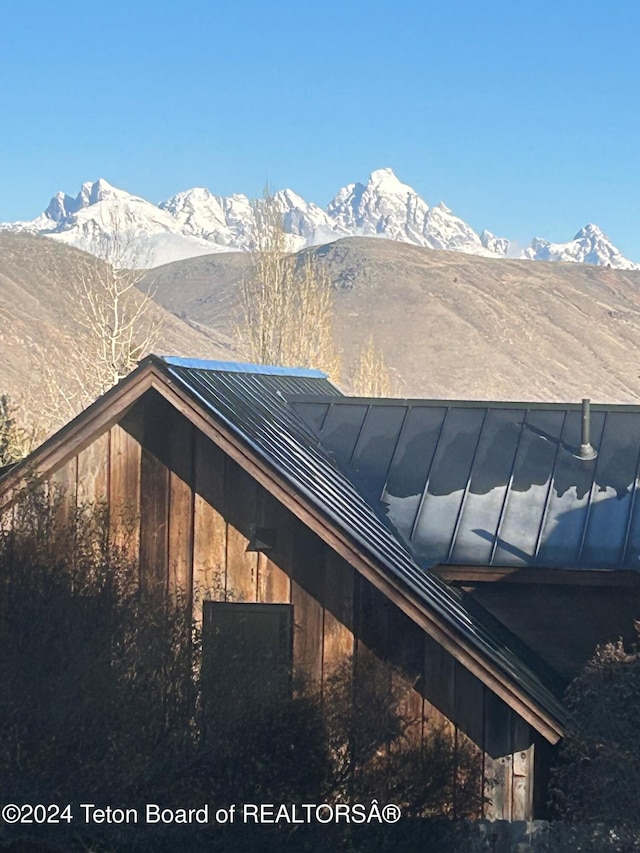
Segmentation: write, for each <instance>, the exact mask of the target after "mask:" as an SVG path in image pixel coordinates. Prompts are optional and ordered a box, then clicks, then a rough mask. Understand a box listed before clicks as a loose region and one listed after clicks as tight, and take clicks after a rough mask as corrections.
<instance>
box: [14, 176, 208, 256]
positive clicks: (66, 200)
mask: <svg viewBox="0 0 640 853" xmlns="http://www.w3.org/2000/svg"><path fill="white" fill-rule="evenodd" d="M7 227H8V228H9V229H10V230H12V231H28V232H30V233H37V234H41V235H44V236H47V237H52V238H54V239H56V240H59V241H60V242H61V243H66V244H67V245H70V246H75V248H77V249H82V250H84V251H85V252H90V253H91V254H93V255H98V257H101V258H104V259H105V260H108V261H112V262H114V263H116V264H117V265H120V266H129V267H138V268H146V267H156V266H160V265H162V264H166V263H169V262H171V261H176V260H182V259H184V258H191V257H195V256H196V255H206V254H210V253H211V252H215V251H224V246H217V245H215V244H213V243H211V242H209V241H207V240H203V239H200V238H198V237H194V236H191V235H190V234H188V233H187V234H185V233H184V232H183V231H182V229H181V227H180V225H179V224H178V223H177V222H176V220H175V219H174V217H173V216H171V214H169V213H167V212H165V211H164V210H161V209H160V208H159V207H158V206H157V205H155V204H151V202H148V201H145V200H144V199H143V198H139V197H138V196H134V195H131V194H130V193H128V192H125V191H124V190H119V189H117V188H116V187H112V186H111V184H109V183H108V182H107V181H105V180H104V179H101V180H99V181H96V182H95V183H90V182H88V183H85V184H83V185H82V189H81V190H80V192H79V193H78V195H77V196H76V197H75V198H73V197H72V196H68V195H65V194H64V193H57V194H56V195H55V196H54V197H53V198H52V199H51V201H50V203H49V206H48V207H47V209H46V210H45V211H44V213H42V214H41V215H40V216H39V217H38V218H37V219H34V220H32V221H31V222H18V223H9V224H8V226H7V225H4V224H2V225H0V229H6V228H7Z"/></svg>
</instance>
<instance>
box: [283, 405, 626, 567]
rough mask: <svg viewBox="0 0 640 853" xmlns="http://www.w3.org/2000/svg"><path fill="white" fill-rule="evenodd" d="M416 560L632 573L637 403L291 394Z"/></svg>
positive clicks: (423, 563)
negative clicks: (586, 407) (586, 444)
mask: <svg viewBox="0 0 640 853" xmlns="http://www.w3.org/2000/svg"><path fill="white" fill-rule="evenodd" d="M292 405H293V406H294V408H295V409H296V411H297V412H298V413H299V414H300V416H301V417H303V418H304V419H305V421H306V422H307V423H308V424H309V425H310V426H312V427H313V429H314V431H315V432H316V434H317V436H318V438H319V440H320V441H321V442H322V444H323V446H324V447H325V448H326V449H327V450H328V451H329V452H330V453H331V454H332V455H333V458H334V459H335V460H336V462H337V463H338V464H339V465H340V467H341V468H342V470H343V471H345V473H346V474H347V476H349V477H350V479H352V480H353V481H354V482H355V483H357V484H358V487H359V489H360V490H361V491H362V492H363V494H364V495H366V497H367V499H368V500H369V501H370V503H371V504H372V506H375V507H377V508H378V512H379V513H380V514H381V516H382V517H383V518H385V519H386V520H387V523H388V524H389V525H390V526H391V527H392V529H394V530H395V531H396V532H397V533H398V534H399V536H400V537H401V538H402V540H403V541H404V542H405V543H406V545H407V546H408V547H409V548H410V550H411V552H412V554H413V555H414V557H415V559H416V560H417V562H418V563H419V564H420V565H421V566H422V567H425V568H426V567H430V566H434V565H475V566H510V567H518V566H531V567H539V568H555V567H559V568H563V569H569V570H571V569H593V570H602V569H609V570H614V569H635V570H640V501H638V500H637V495H638V491H639V489H640V481H639V465H640V407H638V406H604V405H593V406H592V407H591V440H592V443H593V445H594V446H595V448H596V449H597V456H596V457H595V458H594V459H591V460H583V459H580V458H577V456H576V453H577V451H578V448H579V447H580V443H581V425H582V407H581V406H580V405H557V404H545V403H539V404H533V403H499V402H492V403H486V402H467V401H463V402H461V401H450V400H449V401H427V400H415V401H405V400H371V399H368V400H365V399H353V398H342V399H338V400H328V399H315V400H313V399H307V400H302V399H300V398H298V399H297V400H296V401H293V403H292Z"/></svg>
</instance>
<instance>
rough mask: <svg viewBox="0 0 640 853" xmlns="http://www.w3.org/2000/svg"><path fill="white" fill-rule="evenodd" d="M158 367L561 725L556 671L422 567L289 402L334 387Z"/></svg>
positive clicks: (171, 363) (336, 395) (286, 377)
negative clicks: (552, 671)
mask: <svg viewBox="0 0 640 853" xmlns="http://www.w3.org/2000/svg"><path fill="white" fill-rule="evenodd" d="M156 363H158V364H159V365H160V366H161V369H162V370H163V371H164V372H166V373H167V374H168V375H169V376H170V377H171V378H172V379H174V380H175V381H176V382H177V383H178V384H179V385H180V386H181V387H182V388H184V390H185V391H186V392H187V393H188V394H190V395H191V396H192V397H193V398H194V399H196V400H197V401H198V402H199V403H200V405H202V406H203V408H204V409H205V410H207V411H209V412H211V413H212V414H213V415H214V416H215V417H216V418H219V419H220V420H221V421H222V422H223V423H225V424H226V425H227V426H228V427H229V428H230V429H231V430H232V431H233V432H234V433H235V434H236V435H237V436H238V437H239V438H240V439H241V440H242V441H243V442H244V443H245V444H246V445H248V446H249V447H250V448H251V449H252V450H253V451H254V452H255V453H256V454H257V455H258V456H259V457H260V458H262V459H263V460H264V461H265V462H267V463H268V465H269V466H270V467H271V468H273V469H274V470H275V471H277V472H278V473H279V474H280V475H281V476H283V477H284V478H285V479H286V480H287V481H288V482H289V483H290V484H291V485H292V486H293V487H294V488H296V489H297V490H298V491H299V492H300V493H301V494H303V495H304V496H306V498H307V499H308V500H309V501H310V502H311V503H312V504H314V505H315V506H316V507H318V508H319V509H320V510H321V511H322V512H323V514H324V515H325V516H326V517H327V518H329V519H331V521H332V522H333V523H334V525H335V526H336V527H338V528H339V529H342V530H343V531H344V532H345V533H346V534H347V535H348V536H349V538H350V539H352V540H353V541H354V542H356V543H357V544H358V545H359V546H360V547H361V548H362V549H363V550H365V551H366V552H368V553H369V554H371V555H372V557H373V558H374V559H375V560H376V561H377V562H378V564H379V565H380V566H382V567H383V568H384V570H385V571H386V572H388V573H389V575H391V576H392V577H394V578H396V579H397V580H399V581H400V582H401V583H402V584H403V585H404V586H405V587H406V588H407V589H409V590H411V592H413V593H414V594H415V595H416V596H418V598H419V599H421V600H422V601H424V602H425V603H426V604H427V606H428V607H429V608H430V609H432V610H433V611H434V612H436V613H437V614H438V615H439V616H440V618H441V619H442V620H443V621H445V622H446V623H448V624H449V625H450V626H451V627H453V628H454V629H455V630H456V631H457V632H459V633H460V634H461V635H462V636H464V637H465V638H466V639H467V640H468V641H469V642H470V643H471V644H472V645H473V646H475V647H476V648H477V649H478V650H480V651H481V652H482V654H483V655H485V656H486V658H487V659H489V660H490V661H492V663H493V664H494V665H495V666H496V667H497V668H498V669H500V670H501V671H502V672H503V673H505V674H507V675H508V676H509V677H510V678H512V679H514V680H515V681H516V682H517V683H518V684H519V685H520V686H521V688H522V689H523V690H524V691H525V692H526V693H527V694H529V696H530V697H531V698H533V699H534V700H535V701H537V702H538V703H539V704H540V706H541V707H543V708H545V709H546V710H547V711H548V712H550V713H551V714H552V715H553V716H554V717H555V718H556V719H562V717H563V709H562V706H561V705H560V703H559V702H558V700H557V699H556V698H555V696H554V691H556V690H557V688H558V685H557V683H556V682H555V681H554V678H553V674H552V673H551V671H550V670H548V668H546V667H545V666H544V665H543V664H542V662H540V661H538V660H537V659H536V658H535V656H533V655H531V656H530V657H529V654H530V653H528V651H527V650H526V648H525V647H523V646H521V644H520V643H519V642H518V641H517V639H516V638H515V637H513V635H511V634H510V633H509V632H507V631H506V629H504V628H503V626H501V625H500V623H498V622H497V621H496V620H493V619H492V617H490V616H489V614H486V612H484V611H482V613H480V611H479V610H478V608H477V605H475V604H474V603H473V602H472V601H471V599H470V598H469V597H468V596H466V595H465V594H464V593H463V592H461V591H460V590H456V589H452V588H451V587H449V586H448V585H447V584H445V583H444V582H442V581H440V580H439V579H438V578H435V577H434V576H432V575H431V574H428V573H427V572H425V571H424V570H423V569H421V568H420V567H419V566H418V565H417V564H416V562H415V560H414V558H413V557H412V555H411V554H410V552H409V551H408V550H407V548H406V547H405V546H404V544H402V542H401V541H399V540H398V538H397V537H396V536H394V534H393V533H392V532H391V530H390V529H389V527H388V526H387V525H386V524H385V523H384V522H383V521H382V520H381V519H380V518H379V517H378V515H377V514H376V512H374V510H373V509H372V508H371V506H370V505H369V504H368V503H367V501H366V500H365V499H364V498H363V496H362V494H361V493H360V491H359V490H358V489H357V488H356V487H355V486H354V484H353V483H352V482H351V481H350V480H349V479H348V478H347V477H346V476H345V475H344V473H343V472H342V471H341V470H340V468H339V467H338V465H337V464H336V463H335V462H334V461H333V460H332V459H331V458H330V457H329V456H328V455H327V453H326V451H325V450H324V449H323V447H322V445H321V444H320V442H319V441H318V438H317V436H316V435H315V434H314V432H313V430H312V428H311V427H310V426H309V425H308V424H307V423H305V421H304V420H303V419H302V418H301V417H300V416H299V415H298V414H297V413H296V411H295V409H294V407H293V405H291V403H290V402H289V401H288V397H290V396H291V395H295V396H298V395H309V394H314V395H317V394H318V393H320V394H322V395H323V397H324V401H325V404H326V403H327V402H337V401H339V400H340V399H341V395H340V392H339V391H337V389H335V388H334V386H333V385H331V383H330V382H328V381H327V380H326V379H322V378H320V377H315V376H314V377H309V376H307V375H300V374H296V372H295V371H289V372H287V373H277V374H274V373H270V372H267V371H264V370H261V369H260V368H255V369H254V372H242V371H233V372H227V371H225V370H224V365H223V364H221V365H217V364H216V365H215V366H211V367H209V366H205V365H203V363H189V362H186V361H185V360H182V359H181V360H177V359H171V358H165V359H157V360H156ZM205 364H206V363H205ZM316 399H317V398H316ZM516 650H517V651H516ZM528 658H529V659H528Z"/></svg>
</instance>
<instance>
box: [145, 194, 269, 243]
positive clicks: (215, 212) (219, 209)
mask: <svg viewBox="0 0 640 853" xmlns="http://www.w3.org/2000/svg"><path fill="white" fill-rule="evenodd" d="M158 207H159V208H160V210H165V211H166V212H167V213H169V214H170V215H171V216H172V217H173V218H174V219H175V221H176V222H177V223H178V226H179V227H180V230H181V231H182V233H183V234H186V235H189V236H191V237H198V238H200V239H203V240H207V241H209V242H212V243H215V244H217V245H219V246H225V247H230V248H233V249H242V250H245V251H246V250H249V249H250V248H251V239H252V238H251V229H252V224H253V212H252V209H251V202H250V201H249V199H248V198H247V196H246V195H232V196H231V197H230V198H224V197H223V196H217V195H213V193H211V192H209V190H207V189H204V188H203V187H196V188H195V189H192V190H187V191H186V192H182V193H178V195H174V196H172V198H170V199H167V201H163V202H161V203H160V204H159V205H158Z"/></svg>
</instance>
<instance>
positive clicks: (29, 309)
mask: <svg viewBox="0 0 640 853" xmlns="http://www.w3.org/2000/svg"><path fill="white" fill-rule="evenodd" d="M86 263H90V264H95V265H99V264H100V262H99V261H98V260H96V259H94V258H91V257H90V256H88V255H86V254H85V253H83V252H80V251H78V250H77V249H73V248H71V247H69V246H65V245H63V244H61V243H57V242H54V241H53V240H47V239H46V238H44V237H33V236H27V235H20V234H8V233H0V393H2V392H8V393H9V394H11V395H12V396H13V397H20V396H21V395H22V394H24V393H25V392H26V393H30V394H35V393H38V387H39V386H38V375H37V374H38V366H39V364H41V359H42V355H43V354H44V356H45V357H46V358H47V359H48V361H49V363H50V364H53V365H59V370H58V375H59V377H60V381H64V377H65V358H67V357H68V353H67V351H66V348H65V338H67V339H68V337H69V336H72V335H73V334H74V324H73V320H72V319H71V317H70V312H69V301H70V299H72V298H73V291H72V289H71V285H70V283H71V281H72V280H73V277H74V275H77V272H78V269H79V267H80V266H81V265H82V264H86ZM134 298H135V297H134ZM153 311H154V313H155V315H156V317H157V318H158V320H159V321H160V329H161V331H160V338H159V341H158V344H157V346H156V347H155V349H156V351H158V352H166V353H176V354H181V355H193V354H197V355H202V356H203V357H205V358H220V359H229V358H236V357H237V355H236V353H235V352H234V351H233V349H232V347H231V343H230V339H229V337H228V336H226V335H224V334H217V333H215V332H214V331H212V330H210V329H204V330H200V329H198V328H194V327H192V326H191V325H189V324H188V323H185V322H184V321H183V320H180V319H179V318H178V317H175V316H173V315H172V314H171V313H170V312H168V311H166V310H165V309H164V308H162V307H161V306H160V305H154V306H153Z"/></svg>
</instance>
